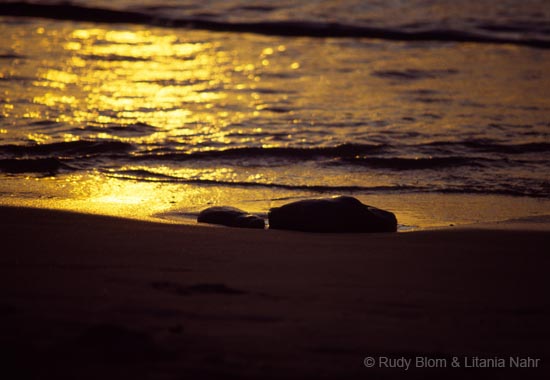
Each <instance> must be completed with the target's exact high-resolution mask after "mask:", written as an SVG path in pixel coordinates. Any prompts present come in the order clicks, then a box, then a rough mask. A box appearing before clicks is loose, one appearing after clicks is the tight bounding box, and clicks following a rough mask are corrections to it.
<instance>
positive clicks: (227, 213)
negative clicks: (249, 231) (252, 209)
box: [197, 206, 265, 229]
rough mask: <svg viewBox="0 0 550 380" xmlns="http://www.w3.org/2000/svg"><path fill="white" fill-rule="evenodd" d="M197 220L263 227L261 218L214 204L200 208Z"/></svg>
mask: <svg viewBox="0 0 550 380" xmlns="http://www.w3.org/2000/svg"><path fill="white" fill-rule="evenodd" d="M197 222H199V223H210V224H221V225H223V226H228V227H239V228H262V229H263V228H265V221H264V219H263V218H260V217H259V216H257V215H252V214H249V213H247V212H246V211H243V210H240V209H238V208H235V207H228V206H215V207H209V208H207V209H205V210H202V211H201V212H200V213H199V216H198V218H197Z"/></svg>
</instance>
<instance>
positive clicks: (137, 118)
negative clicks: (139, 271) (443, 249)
mask: <svg viewBox="0 0 550 380" xmlns="http://www.w3.org/2000/svg"><path fill="white" fill-rule="evenodd" d="M0 68H1V69H0V197H1V198H0V203H1V204H15V205H33V206H37V207H53V208H65V209H71V210H82V211H88V212H97V213H103V214H118V215H123V216H131V217H138V218H162V219H164V220H169V221H181V220H186V218H193V216H194V215H196V213H197V212H198V211H199V210H200V209H203V208H205V207H208V206H210V205H233V206H237V207H242V208H245V209H247V210H249V211H252V212H257V213H260V214H265V213H266V212H267V211H268V209H269V208H270V207H273V206H277V205H280V204H283V203H286V202H290V201H293V200H297V199H303V198H309V197H324V196H332V195H337V194H348V195H353V196H356V197H358V198H359V199H361V200H362V201H364V202H365V203H369V204H372V205H374V206H378V207H382V208H386V209H390V210H392V211H394V212H395V213H396V214H397V216H398V219H399V221H400V224H401V226H402V229H407V228H415V227H426V226H442V225H448V224H450V223H452V224H455V223H470V222H479V221H493V220H501V219H507V218H516V217H528V216H536V215H543V214H550V202H549V197H550V175H549V173H550V170H549V169H550V168H549V162H550V7H548V2H547V1H545V0H540V1H535V0H532V1H525V0H505V1H499V2H495V1H492V0H476V1H469V0H465V1H435V0H411V1H398V0H395V1H390V0H386V1H353V0H347V1H312V0H308V1H305V0H285V1H221V0H217V1H216V0H213V1H201V2H198V1H174V0H172V1H170V0H164V1H159V0H150V1H147V0H141V1H121V0H110V1H101V0H94V1H73V2H62V3H60V2H53V1H34V2H32V3H25V2H6V1H1V2H0Z"/></svg>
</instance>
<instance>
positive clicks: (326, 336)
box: [0, 208, 550, 379]
mask: <svg viewBox="0 0 550 380" xmlns="http://www.w3.org/2000/svg"><path fill="white" fill-rule="evenodd" d="M0 216H1V223H2V226H1V230H0V231H1V239H2V253H1V255H0V263H1V264H0V268H1V272H0V320H1V323H0V347H1V350H2V352H0V354H1V356H0V358H1V359H0V360H1V361H0V363H2V368H1V372H2V373H4V374H7V373H9V372H8V371H17V372H16V373H17V376H15V377H13V376H12V377H5V378H14V379H15V378H62V379H130V378H132V379H208V378H213V379H228V378H257V379H271V378H292V379H308V378H312V379H321V378H331V379H346V378H356V379H386V378H389V379H393V378H410V379H415V378H427V377H429V378H441V379H452V378H487V379H494V378H510V379H516V378H522V379H529V378H550V377H548V376H549V375H550V297H549V296H548V290H550V277H549V268H550V265H549V264H550V253H549V252H550V250H549V249H548V248H549V247H550V232H548V228H540V227H541V225H540V224H539V225H538V228H529V224H522V225H523V227H524V228H522V229H521V228H517V224H516V225H511V226H512V227H510V228H502V226H500V227H501V228H500V229H499V230H496V229H491V227H484V228H469V229H456V230H454V229H448V230H438V231H420V232H412V233H400V234H355V235H348V234H338V235H335V234H327V235H320V234H306V233H292V232H283V231H254V230H237V229H229V228H214V227H201V226H198V227H196V226H179V225H167V224H154V223H147V222H139V221H132V220H123V219H115V218H109V217H100V216H90V215H81V214H72V213H66V212H58V211H45V210H34V209H22V208H0ZM514 226H515V227H514ZM546 226H547V224H546ZM537 229H538V230H537ZM366 356H372V357H374V358H375V359H376V360H379V359H378V358H379V357H380V356H383V357H391V358H400V357H404V358H407V359H412V360H413V364H412V365H411V368H410V369H409V370H408V371H405V370H404V369H390V368H379V365H377V364H375V366H374V368H370V369H369V368H366V367H365V366H364V365H363V359H364V358H365V357H366ZM453 356H457V357H458V359H459V360H460V363H461V364H464V361H463V360H464V357H465V356H466V357H468V358H472V360H475V359H473V358H475V357H476V356H477V357H478V358H493V359H494V358H495V357H496V358H499V359H503V360H505V366H506V367H507V368H502V369H494V368H489V369H487V368H485V369H475V368H461V369H456V368H452V367H451V362H452V357H453ZM510 356H513V357H521V358H527V357H530V358H533V359H540V360H539V361H538V368H523V369H511V368H510V363H509V357H510ZM417 357H427V358H431V359H436V358H440V359H444V360H446V364H447V368H439V369H438V368H431V369H426V368H424V369H419V368H412V367H415V363H414V362H415V361H416V360H417V359H416V358H417ZM442 363H443V361H439V362H438V364H437V365H438V366H439V367H441V366H442ZM2 377H4V376H2Z"/></svg>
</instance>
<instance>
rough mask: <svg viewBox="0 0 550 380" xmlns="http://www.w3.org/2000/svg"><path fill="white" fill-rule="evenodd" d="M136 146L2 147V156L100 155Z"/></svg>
mask: <svg viewBox="0 0 550 380" xmlns="http://www.w3.org/2000/svg"><path fill="white" fill-rule="evenodd" d="M133 149H134V146H133V145H132V144H129V143H125V142H121V141H88V140H79V141H67V142H57V143H50V144H37V145H12V144H10V145H0V154H4V155H6V154H9V155H17V156H36V155H38V156H42V155H45V156H82V155H87V154H98V153H125V152H129V151H131V150H133Z"/></svg>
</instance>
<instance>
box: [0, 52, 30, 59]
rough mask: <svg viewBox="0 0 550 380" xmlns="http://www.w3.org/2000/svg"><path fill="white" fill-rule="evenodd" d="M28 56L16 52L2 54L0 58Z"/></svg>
mask: <svg viewBox="0 0 550 380" xmlns="http://www.w3.org/2000/svg"><path fill="white" fill-rule="evenodd" d="M23 58H26V57H25V56H24V55H19V54H15V53H6V54H0V59H23Z"/></svg>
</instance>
